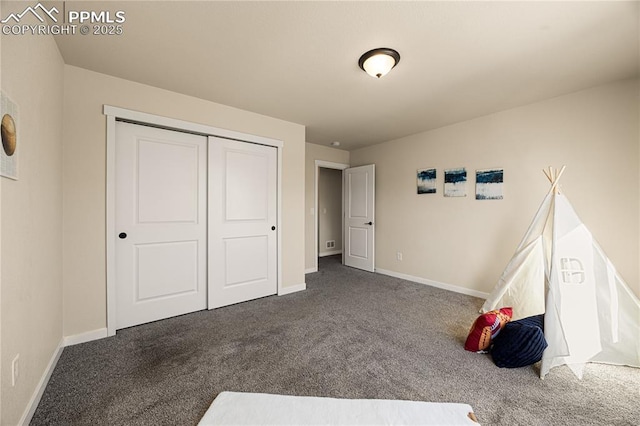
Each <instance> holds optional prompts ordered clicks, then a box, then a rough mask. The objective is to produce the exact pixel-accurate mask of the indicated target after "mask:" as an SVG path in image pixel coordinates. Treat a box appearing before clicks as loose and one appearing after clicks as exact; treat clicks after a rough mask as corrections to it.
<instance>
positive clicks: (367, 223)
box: [365, 222, 373, 225]
mask: <svg viewBox="0 0 640 426" xmlns="http://www.w3.org/2000/svg"><path fill="white" fill-rule="evenodd" d="M365 225H373V222H366V223H365Z"/></svg>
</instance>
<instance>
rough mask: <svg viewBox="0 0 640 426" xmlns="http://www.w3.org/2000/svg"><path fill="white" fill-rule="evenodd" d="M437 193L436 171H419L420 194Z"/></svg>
mask: <svg viewBox="0 0 640 426" xmlns="http://www.w3.org/2000/svg"><path fill="white" fill-rule="evenodd" d="M435 193H436V169H422V170H418V194H435Z"/></svg>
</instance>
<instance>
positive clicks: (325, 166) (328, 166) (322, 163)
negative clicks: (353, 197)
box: [312, 160, 349, 272]
mask: <svg viewBox="0 0 640 426" xmlns="http://www.w3.org/2000/svg"><path fill="white" fill-rule="evenodd" d="M321 167H322V168H323V169H334V170H344V169H348V168H349V165H348V164H343V163H332V162H331V161H323V160H316V168H315V184H314V186H315V198H314V199H313V203H314V205H313V212H314V215H315V223H316V224H315V244H314V245H313V253H314V257H313V259H314V260H313V261H314V262H315V267H314V268H313V271H312V272H318V227H319V226H320V215H319V214H318V179H319V176H320V168H321ZM341 181H342V179H341ZM341 185H342V200H343V202H342V214H341V215H340V217H341V218H342V224H341V225H340V226H341V228H342V234H343V235H342V245H343V247H344V183H342V184H341ZM342 256H343V258H342V259H343V261H344V250H343V252H342Z"/></svg>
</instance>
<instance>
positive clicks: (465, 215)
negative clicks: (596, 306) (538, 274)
mask: <svg viewBox="0 0 640 426" xmlns="http://www.w3.org/2000/svg"><path fill="white" fill-rule="evenodd" d="M638 105H639V86H638V81H637V80H627V81H621V82H617V83H614V84H609V85H605V86H601V87H595V88H592V89H589V90H584V91H581V92H577V93H574V94H570V95H566V96H561V97H556V98H553V99H549V100H545V101H542V102H538V103H535V104H531V105H527V106H523V107H520V108H514V109H510V110H507V111H503V112H500V113H496V114H492V115H488V116H485V117H480V118H477V119H474V120H469V121H465V122H461V123H457V124H454V125H451V126H447V127H444V128H440V129H437V130H433V131H429V132H424V133H420V134H417V135H413V136H409V137H405V138H402V139H398V140H395V141H390V142H387V143H384V144H380V145H377V146H373V147H370V148H365V149H361V150H357V151H353V152H351V164H352V165H353V166H357V165H362V164H370V163H375V164H376V173H377V176H376V267H377V268H382V269H386V270H389V271H395V272H399V273H404V274H408V275H412V276H415V277H420V278H423V279H427V280H434V281H438V282H442V283H446V284H452V285H456V286H462V287H465V288H467V289H471V290H476V291H481V292H488V291H490V290H491V289H492V288H493V286H494V285H495V283H496V282H497V280H498V278H499V277H500V274H501V273H502V270H503V269H504V267H505V266H506V264H507V262H508V261H509V259H510V258H511V256H512V255H513V253H514V251H515V249H516V246H517V244H518V242H519V241H520V239H521V238H522V236H523V235H524V232H525V231H526V229H527V226H528V225H529V223H530V222H531V220H532V218H533V216H534V214H535V212H536V210H537V208H538V206H539V204H540V202H541V201H542V198H543V197H544V195H545V194H546V192H547V190H548V188H549V183H548V181H547V179H546V178H545V177H544V175H543V174H542V172H541V169H542V168H543V167H548V166H550V165H551V166H554V167H561V166H562V165H566V166H567V170H566V172H565V174H564V176H563V178H562V181H561V182H562V188H563V190H564V192H565V194H567V196H568V197H569V199H570V200H571V202H572V204H573V206H574V208H575V209H576V211H577V213H578V215H579V216H580V217H581V219H582V220H583V222H584V223H585V224H586V226H587V227H588V228H589V229H590V230H591V232H592V233H593V235H594V237H595V238H596V239H597V240H598V242H599V243H600V245H601V246H602V248H603V249H604V251H605V252H606V253H607V254H608V256H609V257H610V259H611V260H612V261H613V263H614V264H615V265H616V267H617V269H618V271H619V272H620V274H621V275H622V277H623V278H624V279H625V280H626V281H627V283H628V284H629V285H630V287H631V288H633V289H634V291H635V292H636V294H638V295H640V283H639V282H638V280H639V276H640V275H639V272H640V271H639V269H638V260H639V258H640V250H639V241H638V232H639V224H640V221H639V220H638V218H639V217H640V216H639V215H640V209H639V202H640V198H639V176H640V167H639V145H640V144H639V134H638V133H639V130H638V113H639V111H638ZM431 167H433V168H436V169H437V171H438V172H437V173H438V175H437V182H438V184H437V191H438V193H437V194H423V195H417V194H416V170H417V169H420V168H431ZM453 167H466V168H467V173H468V182H467V194H468V195H467V197H465V198H444V197H443V196H442V185H443V170H444V169H445V168H453ZM493 167H496V168H504V178H505V184H504V199H503V200H500V201H496V200H492V201H477V200H475V196H474V194H475V192H474V191H475V170H477V169H484V168H493ZM397 251H401V252H402V253H403V261H398V260H396V252H397Z"/></svg>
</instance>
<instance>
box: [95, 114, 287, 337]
mask: <svg viewBox="0 0 640 426" xmlns="http://www.w3.org/2000/svg"><path fill="white" fill-rule="evenodd" d="M103 114H104V115H105V116H106V118H107V153H106V154H107V176H106V179H107V186H106V210H107V211H106V224H105V225H106V235H105V237H106V257H107V259H106V275H107V277H106V279H107V306H106V308H107V336H114V335H115V334H116V282H115V271H116V262H115V242H116V226H115V224H116V222H115V216H116V214H115V196H116V191H115V188H116V185H115V179H116V162H115V159H116V121H117V120H122V121H129V122H133V123H138V124H143V125H151V126H154V127H160V128H165V129H169V130H178V131H183V132H188V133H195V134H199V135H204V136H218V137H222V138H227V139H235V140H238V141H242V142H249V143H256V144H260V145H268V146H274V147H276V148H277V149H278V184H277V185H278V188H277V209H278V213H277V216H278V219H277V233H278V235H277V239H278V241H277V246H278V249H277V253H278V265H277V269H278V271H277V277H278V278H277V280H278V295H280V294H281V293H282V243H281V242H282V189H281V188H282V147H283V146H284V143H283V142H282V141H280V140H277V139H271V138H266V137H263V136H257V135H251V134H248V133H241V132H236V131H233V130H226V129H221V128H218V127H213V126H207V125H204V124H198V123H192V122H189V121H184V120H177V119H174V118H168V117H163V116H160V115H155V114H147V113H144V112H139V111H134V110H129V109H125V108H119V107H114V106H111V105H104V106H103Z"/></svg>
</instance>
